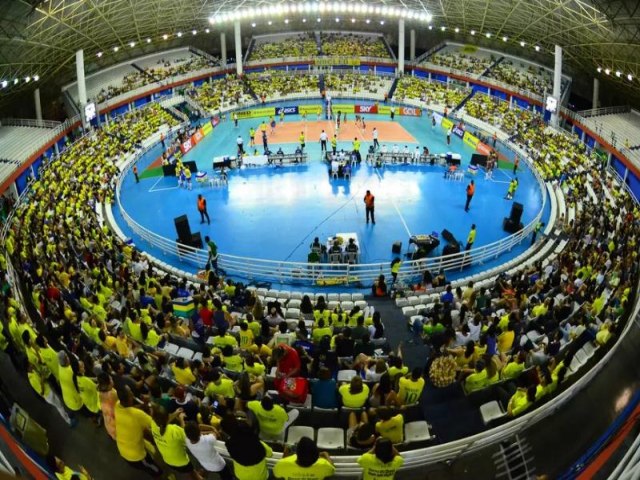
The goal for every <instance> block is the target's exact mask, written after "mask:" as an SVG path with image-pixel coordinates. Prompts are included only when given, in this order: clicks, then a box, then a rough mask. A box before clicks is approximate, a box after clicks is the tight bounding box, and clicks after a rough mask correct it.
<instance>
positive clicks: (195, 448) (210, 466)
mask: <svg viewBox="0 0 640 480" xmlns="http://www.w3.org/2000/svg"><path fill="white" fill-rule="evenodd" d="M184 432H185V434H186V436H187V441H186V445H187V449H188V450H189V452H191V455H193V456H194V457H195V459H196V460H198V463H200V465H201V466H202V468H204V469H205V470H206V471H207V472H213V473H217V474H218V476H219V477H220V478H221V479H222V480H233V474H232V473H231V470H230V468H229V467H228V466H227V464H226V462H225V461H224V459H223V458H222V457H221V456H220V454H219V453H218V451H217V450H216V447H215V444H216V443H215V442H216V430H215V429H214V428H213V427H210V426H208V425H198V424H197V423H196V422H187V424H186V425H185V426H184Z"/></svg>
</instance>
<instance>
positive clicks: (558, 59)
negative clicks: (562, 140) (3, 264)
mask: <svg viewBox="0 0 640 480" xmlns="http://www.w3.org/2000/svg"><path fill="white" fill-rule="evenodd" d="M561 87H562V47H561V46H560V45H556V47H555V56H554V65H553V96H554V98H555V99H556V101H557V102H558V107H557V109H556V112H555V113H554V114H552V115H551V125H552V126H554V127H556V128H557V127H558V118H559V116H558V110H560V94H561V93H562V92H561Z"/></svg>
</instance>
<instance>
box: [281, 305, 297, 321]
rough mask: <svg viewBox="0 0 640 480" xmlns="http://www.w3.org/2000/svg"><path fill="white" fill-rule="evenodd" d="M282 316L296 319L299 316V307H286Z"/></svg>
mask: <svg viewBox="0 0 640 480" xmlns="http://www.w3.org/2000/svg"><path fill="white" fill-rule="evenodd" d="M284 318H286V319H294V320H298V319H299V318H300V309H299V308H287V313H286V315H285V316H284Z"/></svg>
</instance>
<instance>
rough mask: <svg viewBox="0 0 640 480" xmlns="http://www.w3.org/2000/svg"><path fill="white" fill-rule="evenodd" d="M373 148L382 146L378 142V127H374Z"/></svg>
mask: <svg viewBox="0 0 640 480" xmlns="http://www.w3.org/2000/svg"><path fill="white" fill-rule="evenodd" d="M372 135H373V148H374V149H375V150H377V149H378V148H380V144H379V143H378V129H377V128H376V127H373V132H372Z"/></svg>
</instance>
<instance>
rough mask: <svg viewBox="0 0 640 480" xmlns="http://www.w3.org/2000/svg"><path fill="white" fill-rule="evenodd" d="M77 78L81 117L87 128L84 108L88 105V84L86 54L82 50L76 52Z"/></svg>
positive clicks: (83, 124)
mask: <svg viewBox="0 0 640 480" xmlns="http://www.w3.org/2000/svg"><path fill="white" fill-rule="evenodd" d="M76 78H77V80H78V101H79V102H80V116H81V117H82V126H83V127H84V128H86V127H87V121H86V120H85V119H84V106H85V105H86V104H87V84H86V83H85V80H84V52H83V51H82V50H78V51H77V52H76Z"/></svg>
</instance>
